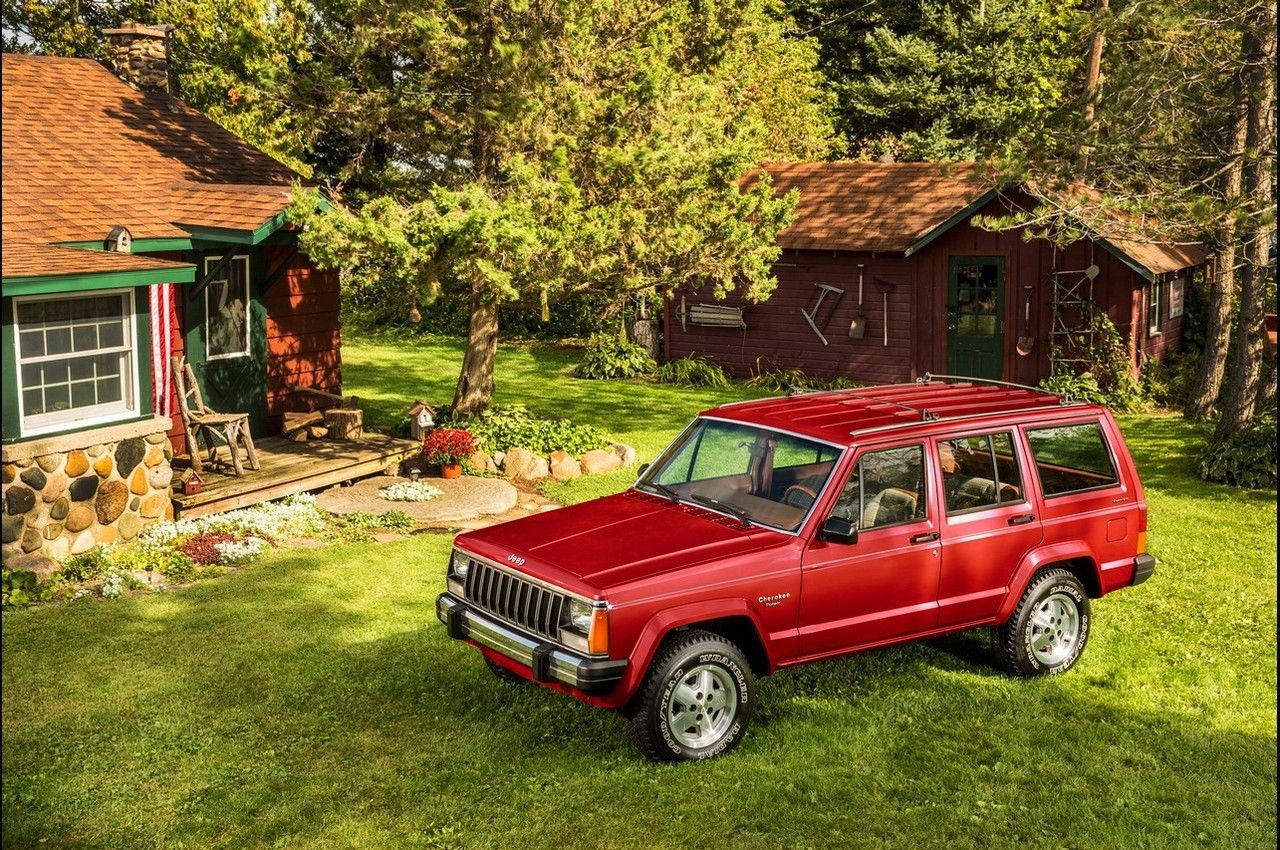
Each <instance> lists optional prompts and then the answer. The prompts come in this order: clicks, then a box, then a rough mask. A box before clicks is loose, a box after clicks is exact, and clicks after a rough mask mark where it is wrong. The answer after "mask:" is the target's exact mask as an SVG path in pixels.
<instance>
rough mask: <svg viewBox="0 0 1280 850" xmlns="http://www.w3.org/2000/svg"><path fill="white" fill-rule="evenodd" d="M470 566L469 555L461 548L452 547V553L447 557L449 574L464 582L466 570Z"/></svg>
mask: <svg viewBox="0 0 1280 850" xmlns="http://www.w3.org/2000/svg"><path fill="white" fill-rule="evenodd" d="M470 566H471V557H470V556H469V555H468V554H467V553H466V552H463V551H462V550H461V549H454V550H453V555H452V556H450V558H449V575H451V576H453V577H454V578H457V579H460V580H461V581H463V582H465V581H466V580H467V570H468V569H469V568H470Z"/></svg>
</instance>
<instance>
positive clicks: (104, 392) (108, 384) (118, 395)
mask: <svg viewBox="0 0 1280 850" xmlns="http://www.w3.org/2000/svg"><path fill="white" fill-rule="evenodd" d="M112 401H124V390H123V383H122V382H121V380H120V378H118V377H115V378H104V379H102V380H100V381H98V404H106V403H107V402H112Z"/></svg>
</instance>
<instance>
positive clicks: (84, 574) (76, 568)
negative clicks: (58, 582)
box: [62, 543, 113, 581]
mask: <svg viewBox="0 0 1280 850" xmlns="http://www.w3.org/2000/svg"><path fill="white" fill-rule="evenodd" d="M112 550H113V547H112V546H111V544H110V543H99V544H98V545H96V546H94V547H93V548H92V549H90V550H89V551H88V552H81V553H80V554H79V555H72V556H71V557H70V558H67V560H66V562H65V563H64V564H63V565H62V574H63V575H64V576H66V577H67V579H68V580H69V581H94V580H95V579H100V578H102V577H103V576H105V575H106V574H107V570H108V569H110V567H111V563H112Z"/></svg>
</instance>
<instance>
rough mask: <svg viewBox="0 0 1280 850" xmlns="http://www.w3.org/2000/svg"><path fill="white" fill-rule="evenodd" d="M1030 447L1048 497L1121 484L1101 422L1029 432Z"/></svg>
mask: <svg viewBox="0 0 1280 850" xmlns="http://www.w3.org/2000/svg"><path fill="white" fill-rule="evenodd" d="M1026 433H1027V443H1028V444H1030V446H1031V456H1032V458H1034V460H1035V464H1036V470H1037V471H1038V472H1039V474H1040V486H1041V488H1042V490H1043V492H1044V495H1046V496H1060V495H1063V494H1065V493H1077V492H1079V491H1081V490H1093V489H1095V488H1098V487H1109V486H1113V485H1115V484H1116V483H1118V481H1119V479H1118V478H1117V476H1116V467H1115V463H1114V462H1113V461H1112V459H1111V447H1110V446H1109V445H1108V444H1107V438H1106V434H1105V433H1103V430H1102V425H1101V424H1100V423H1098V422H1082V423H1079V424H1076V425H1057V426H1054V427H1052V428H1028V429H1027V432H1026Z"/></svg>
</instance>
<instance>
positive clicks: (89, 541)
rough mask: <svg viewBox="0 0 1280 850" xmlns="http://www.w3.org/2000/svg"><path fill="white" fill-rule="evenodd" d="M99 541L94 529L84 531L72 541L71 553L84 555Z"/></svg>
mask: <svg viewBox="0 0 1280 850" xmlns="http://www.w3.org/2000/svg"><path fill="white" fill-rule="evenodd" d="M97 542H98V541H97V539H96V538H95V537H94V536H93V532H92V531H82V532H80V534H78V535H77V536H76V539H75V540H73V541H71V554H72V555H82V554H84V553H85V552H88V551H89V550H90V549H92V548H93V547H94V545H95V544H97Z"/></svg>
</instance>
